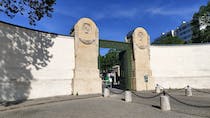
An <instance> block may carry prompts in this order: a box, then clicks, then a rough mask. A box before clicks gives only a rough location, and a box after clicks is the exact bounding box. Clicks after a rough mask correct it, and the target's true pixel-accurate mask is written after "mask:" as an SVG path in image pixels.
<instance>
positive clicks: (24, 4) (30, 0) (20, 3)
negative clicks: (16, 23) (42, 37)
mask: <svg viewBox="0 0 210 118" xmlns="http://www.w3.org/2000/svg"><path fill="white" fill-rule="evenodd" d="M55 1H56V0H1V1H0V13H5V14H6V15H7V16H8V17H10V18H14V17H15V16H16V15H17V14H18V13H19V14H21V15H25V16H27V17H28V19H29V23H30V25H36V21H40V20H41V19H42V18H43V17H45V16H47V17H52V12H53V10H54V9H53V5H55Z"/></svg>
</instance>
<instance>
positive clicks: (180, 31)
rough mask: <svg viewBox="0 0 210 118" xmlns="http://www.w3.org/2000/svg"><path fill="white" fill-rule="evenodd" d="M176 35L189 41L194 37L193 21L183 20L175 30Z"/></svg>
mask: <svg viewBox="0 0 210 118" xmlns="http://www.w3.org/2000/svg"><path fill="white" fill-rule="evenodd" d="M175 32H176V33H175V36H177V37H179V38H180V39H183V40H184V41H189V40H191V39H192V34H193V33H192V26H191V21H190V22H186V21H183V22H182V24H181V25H180V26H179V27H177V29H176V30H175Z"/></svg>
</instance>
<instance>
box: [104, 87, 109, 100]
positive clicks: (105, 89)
mask: <svg viewBox="0 0 210 118" xmlns="http://www.w3.org/2000/svg"><path fill="white" fill-rule="evenodd" d="M103 96H104V97H105V98H107V97H109V96H110V90H109V89H108V88H104V93H103Z"/></svg>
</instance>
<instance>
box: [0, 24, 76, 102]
mask: <svg viewBox="0 0 210 118" xmlns="http://www.w3.org/2000/svg"><path fill="white" fill-rule="evenodd" d="M74 67H75V56H74V38H73V37H69V36H61V35H56V34H50V33H45V32H40V31H34V30H30V29H26V28H21V27H17V26H13V25H10V24H6V23H2V22H0V102H1V101H2V100H21V99H33V98H40V97H50V96H59V95H71V93H72V85H71V84H72V79H73V70H74Z"/></svg>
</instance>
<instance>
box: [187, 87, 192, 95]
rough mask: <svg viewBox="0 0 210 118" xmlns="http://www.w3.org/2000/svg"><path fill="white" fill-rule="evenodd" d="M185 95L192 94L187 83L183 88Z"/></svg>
mask: <svg viewBox="0 0 210 118" xmlns="http://www.w3.org/2000/svg"><path fill="white" fill-rule="evenodd" d="M185 96H192V89H191V87H190V86H189V85H187V87H186V88H185Z"/></svg>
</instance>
